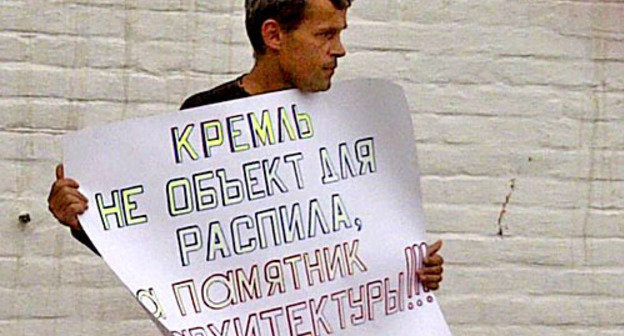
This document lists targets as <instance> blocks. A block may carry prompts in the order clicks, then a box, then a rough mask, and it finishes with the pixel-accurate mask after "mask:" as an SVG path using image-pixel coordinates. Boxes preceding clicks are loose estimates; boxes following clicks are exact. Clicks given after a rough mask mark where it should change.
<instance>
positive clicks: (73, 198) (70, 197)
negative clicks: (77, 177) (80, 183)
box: [55, 191, 89, 209]
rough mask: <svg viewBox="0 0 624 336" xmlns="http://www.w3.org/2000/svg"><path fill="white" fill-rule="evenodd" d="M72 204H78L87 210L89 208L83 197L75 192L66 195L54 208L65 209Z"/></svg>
mask: <svg viewBox="0 0 624 336" xmlns="http://www.w3.org/2000/svg"><path fill="white" fill-rule="evenodd" d="M72 204H80V205H81V206H82V207H84V208H85V209H87V208H88V207H89V205H88V203H87V202H86V201H85V200H84V196H82V195H80V193H78V192H77V191H74V192H72V193H68V194H66V195H65V196H64V197H63V198H62V199H60V200H59V201H58V203H57V204H55V208H57V207H58V208H60V209H66V208H68V207H69V206H70V205H72Z"/></svg>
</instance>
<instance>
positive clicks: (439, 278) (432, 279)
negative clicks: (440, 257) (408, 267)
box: [419, 274, 442, 284]
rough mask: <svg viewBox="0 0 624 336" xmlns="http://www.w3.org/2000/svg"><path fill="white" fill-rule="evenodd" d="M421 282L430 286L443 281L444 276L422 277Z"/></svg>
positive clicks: (420, 277)
mask: <svg viewBox="0 0 624 336" xmlns="http://www.w3.org/2000/svg"><path fill="white" fill-rule="evenodd" d="M419 280H420V282H422V283H423V284H429V283H432V282H440V281H442V274H439V275H421V276H419Z"/></svg>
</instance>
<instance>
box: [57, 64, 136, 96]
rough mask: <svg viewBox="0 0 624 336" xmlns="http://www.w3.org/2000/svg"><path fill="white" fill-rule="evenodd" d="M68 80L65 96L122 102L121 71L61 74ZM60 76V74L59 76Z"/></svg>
mask: <svg viewBox="0 0 624 336" xmlns="http://www.w3.org/2000/svg"><path fill="white" fill-rule="evenodd" d="M62 74H64V75H66V76H67V75H69V76H70V78H65V80H66V81H67V82H68V86H69V88H68V91H69V93H68V94H67V96H69V97H71V98H77V99H86V100H110V101H123V100H124V97H125V95H124V89H125V88H124V76H127V75H125V74H124V73H123V72H122V71H107V70H94V69H88V68H82V69H76V70H72V71H71V72H69V73H67V72H63V73H62ZM59 75H61V74H59Z"/></svg>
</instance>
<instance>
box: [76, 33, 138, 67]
mask: <svg viewBox="0 0 624 336" xmlns="http://www.w3.org/2000/svg"><path fill="white" fill-rule="evenodd" d="M80 47H81V48H82V50H83V57H82V58H81V59H80V61H83V62H84V63H85V65H86V66H89V67H93V68H122V67H123V66H125V65H129V60H128V61H127V60H126V58H127V57H126V55H125V52H126V46H125V42H124V41H122V40H118V39H98V38H89V39H87V40H82V41H81V45H80ZM128 58H129V57H128Z"/></svg>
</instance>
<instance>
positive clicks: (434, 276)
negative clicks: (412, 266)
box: [418, 240, 444, 290]
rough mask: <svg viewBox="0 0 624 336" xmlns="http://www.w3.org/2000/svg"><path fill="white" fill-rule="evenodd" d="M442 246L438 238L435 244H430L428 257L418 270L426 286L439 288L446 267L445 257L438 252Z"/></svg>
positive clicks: (432, 288) (433, 288)
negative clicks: (444, 266)
mask: <svg viewBox="0 0 624 336" xmlns="http://www.w3.org/2000/svg"><path fill="white" fill-rule="evenodd" d="M441 248H442V241H441V240H438V241H437V242H435V244H433V245H431V246H429V248H428V250H427V257H426V258H425V259H424V260H423V267H422V268H421V269H420V270H418V278H419V280H420V282H421V283H422V284H423V286H425V287H426V288H428V289H430V290H437V289H438V288H440V282H442V273H443V272H444V268H443V267H442V264H444V258H442V256H441V255H439V254H438V251H439V250H440V249H441Z"/></svg>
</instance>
